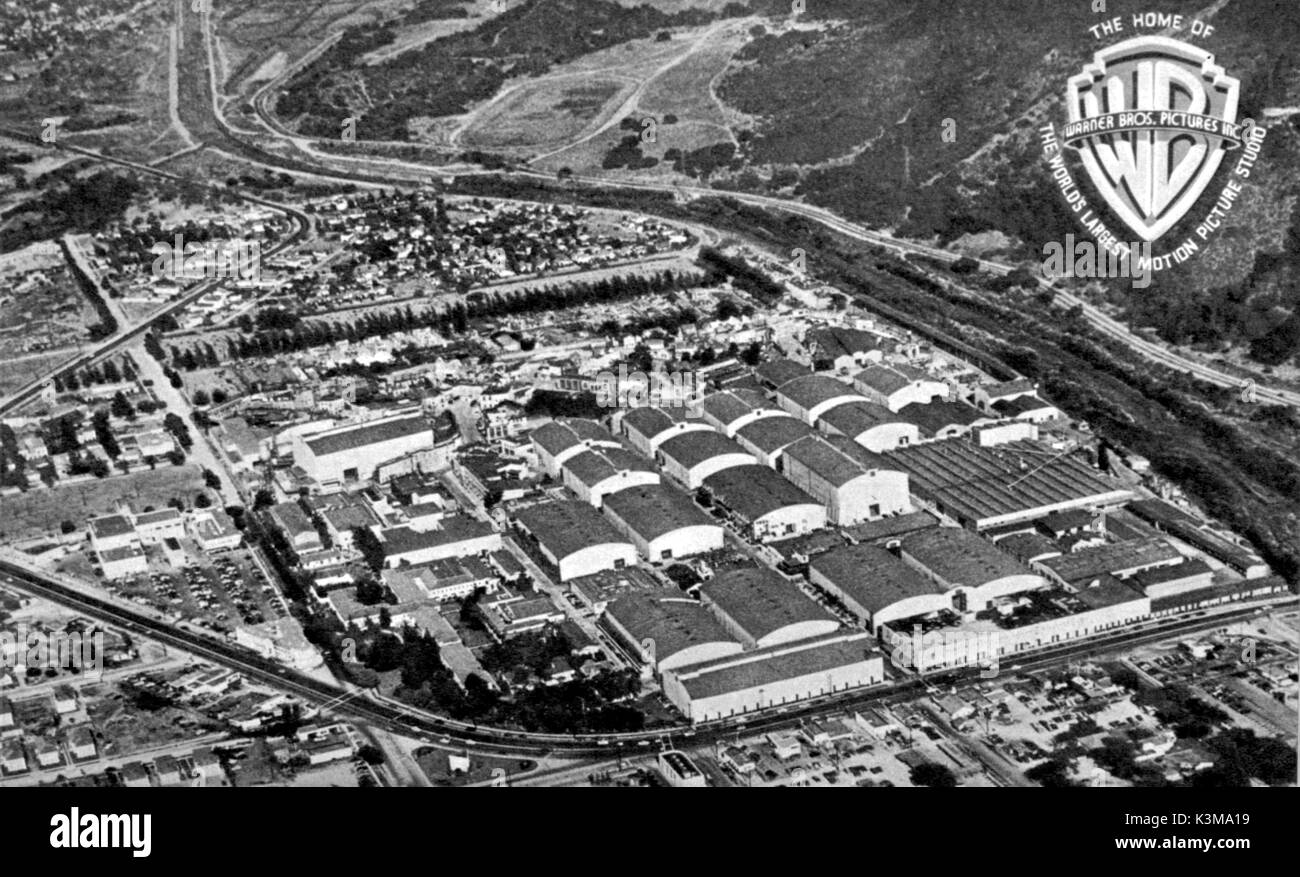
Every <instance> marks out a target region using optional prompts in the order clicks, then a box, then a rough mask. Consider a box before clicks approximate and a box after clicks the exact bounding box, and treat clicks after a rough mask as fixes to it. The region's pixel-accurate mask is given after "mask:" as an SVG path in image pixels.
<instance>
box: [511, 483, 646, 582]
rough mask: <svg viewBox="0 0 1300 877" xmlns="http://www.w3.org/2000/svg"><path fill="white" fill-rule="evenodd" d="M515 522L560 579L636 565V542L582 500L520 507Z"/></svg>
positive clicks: (564, 580)
mask: <svg viewBox="0 0 1300 877" xmlns="http://www.w3.org/2000/svg"><path fill="white" fill-rule="evenodd" d="M516 523H517V524H518V526H519V528H520V529H521V530H522V531H523V532H524V533H525V534H527V535H528V536H530V537H532V538H533V539H535V540H536V541H537V546H538V548H539V549H540V550H541V552H542V554H543V555H545V556H546V558H547V559H548V560H550V562H551V563H553V564H555V566H556V568H557V569H559V571H560V581H561V582H567V581H569V580H570V579H575V578H579V577H581V576H587V575H592V574H593V573H597V572H600V571H601V570H607V569H623V568H624V567H629V566H636V546H635V545H633V544H632V543H631V542H630V541H628V540H627V539H626V538H624V537H622V536H620V535H619V533H618V531H617V530H616V529H614V526H613V525H612V524H611V523H610V522H609V521H608V520H606V519H605V518H604V517H602V516H601V515H600V514H599V513H598V512H596V511H595V510H594V509H592V508H591V506H589V505H587V504H586V503H582V502H546V503H539V504H538V505H534V506H529V507H528V508H525V509H521V510H520V511H519V512H518V514H517V515H516Z"/></svg>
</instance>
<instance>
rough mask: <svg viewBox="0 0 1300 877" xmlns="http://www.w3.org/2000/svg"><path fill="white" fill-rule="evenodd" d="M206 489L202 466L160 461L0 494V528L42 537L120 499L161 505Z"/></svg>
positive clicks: (102, 511) (9, 533) (99, 512)
mask: <svg viewBox="0 0 1300 877" xmlns="http://www.w3.org/2000/svg"><path fill="white" fill-rule="evenodd" d="M202 489H203V478H202V476H201V474H200V471H199V467H198V466H189V465H186V466H170V465H167V464H163V465H160V466H159V467H158V468H157V469H155V470H153V471H151V472H136V473H133V474H131V475H116V476H112V477H109V478H103V479H97V480H95V481H88V482H86V483H84V484H76V485H72V486H68V487H56V488H54V489H52V490H51V489H47V488H41V489H34V490H30V491H28V492H27V493H20V494H16V495H14V496H5V497H0V532H2V533H3V535H4V536H6V537H9V538H23V537H32V536H39V535H42V534H44V533H47V532H49V531H51V530H57V529H58V528H59V524H60V523H62V522H63V521H65V520H67V521H72V522H73V523H75V524H77V525H78V526H80V525H81V524H84V523H85V521H86V519H87V518H92V517H95V516H96V515H103V514H108V513H110V512H112V510H113V505H114V504H115V503H116V502H118V501H119V500H126V501H127V502H130V503H131V504H132V506H133V507H135V508H136V509H140V510H142V509H144V507H145V506H154V507H155V508H162V507H163V506H165V505H166V504H167V501H168V500H169V499H171V498H172V497H179V498H181V499H187V498H188V499H193V497H194V494H195V493H197V492H198V491H200V490H202Z"/></svg>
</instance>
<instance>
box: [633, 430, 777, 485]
mask: <svg viewBox="0 0 1300 877" xmlns="http://www.w3.org/2000/svg"><path fill="white" fill-rule="evenodd" d="M655 459H656V461H657V462H658V463H659V465H660V466H662V467H663V470H664V472H666V473H668V475H670V476H671V477H673V478H674V479H676V480H677V481H678V482H679V483H681V484H684V485H686V486H687V487H689V488H690V489H691V490H695V489H696V488H697V487H699V486H700V485H701V484H703V483H704V479H705V478H708V477H709V476H710V475H712V474H714V473H715V472H721V471H722V470H723V469H728V468H730V467H732V466H746V465H750V464H753V463H757V462H758V461H757V460H756V459H754V457H753V456H751V455H750V454H747V453H746V452H745V449H744V448H742V447H741V446H740V445H738V444H736V443H735V442H734V441H732V440H731V439H729V438H727V437H726V436H724V435H722V434H721V433H717V432H714V431H713V430H711V429H705V430H703V431H700V432H688V433H686V434H685V435H679V436H676V437H675V438H671V439H669V440H668V441H666V442H664V443H663V444H662V445H660V446H659V450H658V451H657V452H656V453H655Z"/></svg>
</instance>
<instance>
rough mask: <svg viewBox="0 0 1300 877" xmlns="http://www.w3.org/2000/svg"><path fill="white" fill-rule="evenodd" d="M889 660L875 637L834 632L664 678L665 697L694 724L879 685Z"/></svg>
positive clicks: (681, 670)
mask: <svg viewBox="0 0 1300 877" xmlns="http://www.w3.org/2000/svg"><path fill="white" fill-rule="evenodd" d="M884 678H885V662H884V657H883V656H882V654H881V652H880V650H879V649H878V648H876V645H875V641H874V639H873V638H872V636H871V634H869V633H865V632H861V631H851V632H840V633H833V634H829V635H827V636H822V637H816V638H814V639H806V640H800V641H799V642H793V643H782V644H780V645H775V646H769V647H767V648H763V649H757V650H754V651H748V652H743V653H736V654H731V655H727V656H722V657H717V658H713V659H712V660H708V661H702V662H695V663H691V664H687V665H677V666H676V667H672V668H668V669H667V670H666V671H665V672H664V674H663V687H664V695H665V696H666V697H667V698H668V700H669V701H671V702H672V703H673V705H674V706H676V707H677V708H678V709H679V710H681V711H682V713H683V714H684V715H685V716H686V717H687V718H688V719H689V720H690V721H691V722H706V721H709V720H712V719H721V718H727V717H730V716H736V715H741V714H744V713H748V712H752V711H754V710H761V709H768V708H770V707H776V706H781V705H782V704H792V703H798V702H800V701H804V700H808V699H810V698H814V697H820V696H823V695H828V694H834V693H835V692H840V691H849V690H851V689H854V688H863V687H866V686H870V685H878V684H880V683H881V682H883V681H884Z"/></svg>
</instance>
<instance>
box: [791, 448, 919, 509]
mask: <svg viewBox="0 0 1300 877" xmlns="http://www.w3.org/2000/svg"><path fill="white" fill-rule="evenodd" d="M780 469H781V470H782V472H783V474H784V475H785V477H786V478H788V479H790V481H791V482H792V483H793V484H794V485H795V486H796V487H798V488H799V489H800V490H802V491H804V492H805V493H807V494H809V495H810V496H812V497H813V498H814V499H816V500H817V501H818V502H820V503H822V504H823V505H824V506H825V507H826V515H827V519H828V520H829V521H831V522H832V523H834V524H838V525H839V526H841V527H847V526H851V525H853V524H857V523H860V522H862V521H872V520H876V519H877V518H882V517H886V516H889V515H896V514H903V513H905V512H910V511H911V510H912V505H911V499H910V495H909V493H908V476H907V474H906V473H904V472H902V471H900V470H899V469H898V467H897V466H895V465H894V464H893V463H892V462H890V461H889V460H888V459H886V458H884V457H882V456H880V455H878V454H873V453H872V452H871V451H868V450H866V449H865V448H863V447H861V446H859V445H856V444H854V443H853V442H849V441H847V440H846V439H844V438H842V437H839V436H835V437H830V438H822V437H811V438H805V439H801V440H799V441H797V442H795V443H794V444H792V445H790V446H789V447H787V448H786V449H785V452H784V454H782V457H781V462H780Z"/></svg>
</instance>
